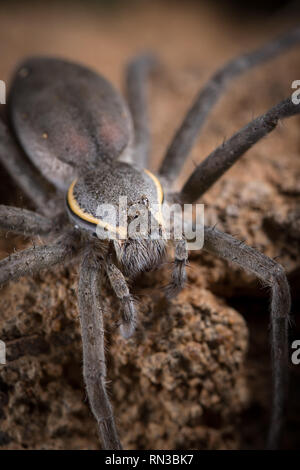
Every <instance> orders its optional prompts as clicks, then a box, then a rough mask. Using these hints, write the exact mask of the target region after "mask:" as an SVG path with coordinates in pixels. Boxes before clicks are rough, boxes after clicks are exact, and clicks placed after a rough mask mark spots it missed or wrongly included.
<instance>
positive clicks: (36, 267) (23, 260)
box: [0, 231, 79, 286]
mask: <svg viewBox="0 0 300 470" xmlns="http://www.w3.org/2000/svg"><path fill="white" fill-rule="evenodd" d="M78 249H79V241H78V234H77V233H76V232H74V231H72V232H69V233H67V234H65V235H63V236H62V237H61V238H60V239H59V240H58V241H57V242H56V243H54V244H53V245H44V246H37V247H34V248H29V249H27V250H23V251H19V252H17V253H14V254H12V255H9V256H8V257H7V258H4V259H3V260H1V261H0V286H1V285H3V284H5V283H6V282H8V281H12V280H16V279H19V278H20V277H22V276H27V275H34V274H36V273H38V272H40V271H41V270H42V269H46V268H47V269H48V268H50V267H51V266H54V265H55V264H58V263H63V262H64V261H66V260H67V259H68V258H72V257H73V255H74V254H75V253H76V251H77V250H78Z"/></svg>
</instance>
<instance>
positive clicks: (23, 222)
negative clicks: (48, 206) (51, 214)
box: [0, 205, 55, 235]
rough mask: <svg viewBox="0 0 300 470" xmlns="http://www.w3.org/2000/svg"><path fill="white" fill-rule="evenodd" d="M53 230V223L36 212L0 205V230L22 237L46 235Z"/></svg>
mask: <svg viewBox="0 0 300 470" xmlns="http://www.w3.org/2000/svg"><path fill="white" fill-rule="evenodd" d="M54 229H55V226H54V221H53V220H52V219H50V218H47V217H44V216H42V215H40V214H37V213H36V212H32V211H29V210H27V209H20V208H18V207H11V206H5V205H0V230H4V231H6V232H13V233H20V234H22V235H47V234H49V233H50V232H52V231H53V230H54Z"/></svg>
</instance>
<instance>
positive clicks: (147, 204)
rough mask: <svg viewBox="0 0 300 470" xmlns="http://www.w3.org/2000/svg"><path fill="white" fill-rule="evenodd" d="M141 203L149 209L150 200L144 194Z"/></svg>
mask: <svg viewBox="0 0 300 470" xmlns="http://www.w3.org/2000/svg"><path fill="white" fill-rule="evenodd" d="M141 203H142V204H144V206H146V207H149V199H148V198H147V196H145V195H144V194H143V196H142V197H141Z"/></svg>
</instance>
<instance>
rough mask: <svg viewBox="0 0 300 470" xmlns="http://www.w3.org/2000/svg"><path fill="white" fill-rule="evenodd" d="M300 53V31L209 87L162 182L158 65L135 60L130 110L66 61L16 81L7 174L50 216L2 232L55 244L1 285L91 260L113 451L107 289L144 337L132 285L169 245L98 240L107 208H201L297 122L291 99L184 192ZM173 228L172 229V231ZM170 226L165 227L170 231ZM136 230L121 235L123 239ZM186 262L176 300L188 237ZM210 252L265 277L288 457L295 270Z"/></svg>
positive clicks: (91, 309)
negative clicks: (220, 137) (153, 156)
mask: <svg viewBox="0 0 300 470" xmlns="http://www.w3.org/2000/svg"><path fill="white" fill-rule="evenodd" d="M298 41H300V28H296V29H294V30H292V31H289V32H288V33H286V34H284V35H283V36H281V37H279V38H277V39H275V40H272V41H271V42H269V43H267V44H265V45H264V46H263V47H261V48H259V49H257V50H255V51H253V52H250V53H247V54H244V55H242V56H239V57H238V58H236V59H233V60H231V61H230V62H229V63H227V64H226V65H225V66H224V67H222V68H220V69H219V70H218V71H217V72H216V73H215V74H214V75H213V76H212V77H211V78H210V80H209V81H208V82H207V83H206V84H205V85H204V87H203V88H202V89H201V90H200V92H199V93H198V95H197V96H196V98H195V100H194V102H193V104H192V106H191V108H190V109H189V110H188V112H187V114H186V117H185V118H184V120H183V122H182V125H181V127H180V128H179V129H178V130H177V132H176V133H175V136H174V138H173V140H172V141H171V143H170V146H169V147H168V150H167V152H166V155H165V157H164V158H163V161H162V163H161V166H160V169H159V171H158V173H157V175H154V174H153V173H151V172H150V171H149V170H147V169H146V168H147V165H148V160H149V126H148V114H147V99H146V98H147V87H146V83H147V77H148V75H149V73H150V72H151V70H152V69H153V68H154V67H156V64H157V63H156V60H155V58H154V57H153V56H152V55H150V54H142V55H139V56H137V57H135V58H134V59H133V60H132V61H131V62H130V63H129V65H128V68H127V74H126V85H127V96H128V103H129V107H128V108H127V105H126V104H125V102H124V101H123V99H122V97H121V96H120V95H119V93H118V92H117V91H116V90H115V89H114V88H113V87H112V85H111V84H110V83H109V82H108V81H107V80H106V79H105V78H103V77H102V76H100V75H98V74H97V73H95V72H94V71H91V70H89V69H88V68H86V67H84V66H81V65H78V64H74V63H71V62H68V61H65V60H61V59H56V58H49V57H36V58H29V59H27V60H26V61H24V62H23V63H22V64H21V65H20V66H19V67H18V69H17V70H16V72H15V75H14V78H13V81H12V86H11V89H10V93H9V98H8V113H7V119H4V120H2V121H0V134H1V147H0V159H1V163H2V165H3V166H4V167H5V168H6V170H7V171H8V172H9V173H10V175H11V176H12V177H13V178H14V179H15V181H16V182H17V184H18V185H19V186H20V188H21V189H22V190H23V191H24V192H25V193H26V195H27V196H28V197H29V198H30V199H31V201H32V202H33V203H34V205H35V207H36V209H37V211H38V212H34V211H30V210H25V209H21V208H15V207H8V206H4V205H1V206H0V228H1V229H2V230H4V231H12V232H15V233H21V234H25V235H30V236H41V237H45V238H46V237H47V238H48V239H49V238H50V241H51V242H50V243H49V244H46V245H42V246H37V247H33V248H29V249H25V250H23V251H20V252H17V253H14V254H12V255H10V256H9V257H7V258H5V259H3V260H2V261H1V262H0V285H3V284H5V283H6V282H8V281H11V280H14V279H18V278H19V277H21V276H26V275H29V274H34V273H37V272H39V271H41V270H42V269H45V268H47V269H49V268H51V266H53V265H55V264H58V263H64V262H67V261H68V260H70V259H72V258H73V257H78V256H80V257H81V266H80V274H79V286H78V304H79V316H80V323H81V330H82V344H83V375H84V380H85V384H86V389H87V394H88V398H89V403H90V407H91V409H92V412H93V415H94V417H95V419H96V421H97V425H98V431H99V435H100V439H101V443H102V447H103V448H104V449H122V446H121V442H120V440H119V437H118V432H117V429H116V425H115V421H114V415H113V410H112V406H111V404H110V400H109V397H108V394H107V391H106V385H105V381H106V365H105V354H104V325H103V308H102V303H103V299H102V298H101V288H100V285H101V283H102V282H103V280H104V279H107V280H108V281H109V283H110V285H111V287H112V289H113V291H114V294H115V296H116V298H117V299H118V300H119V304H120V313H119V318H120V324H119V326H120V332H121V334H122V335H123V336H125V337H126V338H127V337H129V336H131V335H132V334H133V333H134V329H135V325H136V306H135V302H134V299H133V297H132V295H131V294H130V291H129V289H128V286H127V282H126V279H133V278H134V277H135V276H136V275H137V274H139V273H141V272H143V271H147V270H150V269H152V268H153V267H157V266H159V265H160V264H161V262H162V260H163V259H164V256H165V253H166V249H167V242H166V240H164V239H163V237H158V238H157V239H150V238H148V239H144V238H139V237H137V238H130V237H128V238H125V240H121V241H120V240H117V239H116V238H115V237H113V236H110V234H109V233H108V234H107V237H106V238H105V237H103V238H101V237H99V236H98V229H99V228H100V229H101V230H102V231H104V232H105V231H107V226H106V225H105V223H104V222H103V220H102V219H101V218H100V217H98V214H97V207H98V206H99V204H102V203H103V204H106V203H109V204H115V203H116V201H117V198H118V197H119V196H126V197H127V198H128V201H129V203H130V204H136V203H140V204H143V205H144V206H145V207H146V209H147V211H148V212H150V211H151V208H152V207H153V206H154V205H155V204H156V205H158V207H160V205H161V204H162V200H163V198H164V199H165V200H166V201H169V202H170V203H172V202H173V201H177V202H179V203H180V204H184V203H195V202H196V201H197V200H198V199H199V198H200V197H201V196H202V195H203V194H204V193H205V192H206V191H207V190H208V189H209V188H210V187H211V186H212V185H213V184H214V183H215V182H216V181H217V180H218V179H219V178H220V177H221V176H222V175H223V173H225V171H226V170H228V169H229V168H230V167H231V166H232V165H233V164H234V163H235V162H236V161H237V160H238V159H239V158H240V157H241V156H242V155H243V154H244V153H245V152H246V151H247V150H248V149H249V148H250V147H251V146H253V145H254V144H255V143H256V142H257V141H258V140H259V139H261V138H263V137H264V136H266V135H267V134H268V133H270V132H271V131H272V130H273V129H274V128H275V127H276V125H277V123H278V121H279V120H280V119H283V118H286V117H290V116H293V115H296V114H297V113H299V112H300V105H299V104H297V105H296V104H294V103H293V102H292V100H291V98H290V97H288V98H287V99H285V100H284V101H282V102H280V103H278V104H276V105H275V106H274V107H272V108H271V109H270V110H268V111H267V112H266V113H265V114H263V115H261V116H259V117H257V118H256V119H254V120H253V121H252V122H250V123H249V124H247V125H246V126H245V127H243V128H242V129H240V130H239V131H238V132H236V133H235V134H234V135H233V136H232V137H230V138H229V139H228V140H226V141H225V142H224V143H223V144H222V145H221V146H219V147H217V148H216V149H215V150H214V151H213V152H212V153H211V154H210V155H208V156H207V157H206V158H205V159H204V160H203V161H202V162H201V163H200V164H199V165H198V166H197V167H196V168H195V170H194V171H193V173H192V174H191V176H190V177H189V178H188V180H187V181H186V183H185V184H184V185H183V187H182V189H181V190H180V191H179V192H176V193H175V192H173V191H172V185H173V183H174V182H175V181H176V178H177V177H178V176H179V173H180V171H181V169H182V166H183V164H184V162H185V160H186V158H187V156H188V154H189V151H190V150H191V148H192V145H193V143H194V142H195V140H196V137H197V136H198V134H199V131H200V129H201V128H202V126H203V123H204V122H205V119H206V118H207V116H208V114H209V112H210V110H211V109H212V108H213V106H214V104H215V103H216V102H217V100H218V98H219V97H220V96H221V94H222V93H223V92H224V90H225V89H226V86H227V85H228V84H229V83H230V82H231V81H232V80H233V79H234V78H236V77H238V76H239V75H241V74H242V73H244V72H246V71H247V70H249V69H250V68H252V67H254V66H257V65H260V64H263V63H264V62H266V61H267V60H269V59H271V58H273V57H275V56H277V55H278V54H279V53H282V52H283V51H285V50H287V49H288V48H289V47H291V46H293V45H294V44H296V43H297V42H298ZM160 224H161V225H162V224H163V221H161V222H160ZM161 225H160V226H161ZM123 228H124V226H119V230H121V229H123ZM172 242H173V243H174V246H175V259H174V264H173V272H172V276H171V281H170V285H169V288H168V294H169V295H174V294H176V293H177V292H178V291H179V290H180V289H182V288H183V287H184V284H185V280H186V273H185V267H186V265H187V262H188V250H187V242H186V239H185V237H184V236H183V237H182V238H181V239H179V240H172ZM203 249H204V250H206V251H208V252H210V253H212V254H215V255H217V256H219V257H221V258H223V259H225V260H227V261H230V262H233V263H236V264H237V265H239V266H240V267H241V268H242V269H244V270H246V271H248V272H250V273H252V274H254V275H256V276H257V278H259V279H260V280H261V281H262V282H263V283H264V284H265V285H266V286H269V288H270V291H271V315H270V316H271V343H272V367H273V402H272V411H271V418H270V426H269V434H268V441H267V447H268V448H271V449H273V448H276V447H278V446H279V443H280V437H281V434H282V429H283V421H284V420H283V417H284V413H285V411H284V410H285V404H286V395H287V384H288V336H287V335H288V325H289V311H290V292H289V285H288V282H287V278H286V275H285V272H284V269H283V268H282V267H281V266H280V265H279V264H278V263H277V262H275V261H274V260H272V259H270V258H268V257H267V256H265V255H263V254H262V253H260V252H259V251H257V250H255V249H254V248H252V247H250V246H247V245H246V244H244V243H242V242H240V241H239V240H237V239H235V238H234V237H232V236H231V235H229V234H226V233H223V232H221V231H219V230H217V229H216V228H215V227H206V226H205V227H204V245H203Z"/></svg>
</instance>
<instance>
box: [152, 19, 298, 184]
mask: <svg viewBox="0 0 300 470" xmlns="http://www.w3.org/2000/svg"><path fill="white" fill-rule="evenodd" d="M299 41H300V28H299V27H298V28H296V29H294V30H291V31H289V32H287V33H286V34H284V35H282V36H280V37H279V38H277V39H275V40H272V41H270V42H268V43H267V44H265V45H263V46H262V47H260V48H259V49H256V50H255V51H252V52H250V53H247V54H243V55H241V56H239V57H237V58H235V59H233V60H231V61H230V62H228V63H227V64H225V66H223V67H222V68H220V69H219V70H217V72H215V74H214V75H213V76H212V77H211V78H210V79H209V80H208V82H207V83H206V84H205V85H204V87H203V88H202V89H201V90H200V91H199V93H198V95H197V96H196V98H195V100H194V102H193V104H192V106H191V108H190V109H189V111H188V112H187V114H186V116H185V118H184V120H183V122H182V124H181V126H180V128H179V129H178V130H177V132H176V133H175V136H174V137H173V140H172V141H171V144H170V146H169V147H168V150H167V153H166V155H165V157H164V159H163V162H162V164H161V167H160V176H162V177H164V178H166V179H167V180H168V181H169V182H173V181H174V180H175V179H176V177H177V176H178V174H179V172H180V171H181V168H182V166H183V164H184V162H185V160H186V157H187V155H188V154H189V152H190V150H191V148H192V146H193V144H194V142H195V140H196V138H197V136H198V133H199V131H200V129H201V128H202V126H203V124H204V122H205V120H206V118H207V116H208V114H209V112H210V111H211V109H212V108H213V106H214V105H215V103H216V102H217V100H218V99H219V98H220V96H221V95H222V93H223V92H224V91H225V89H226V87H227V85H228V84H229V83H230V81H231V80H233V79H234V78H236V77H238V76H239V75H241V74H242V73H244V72H246V71H248V70H249V69H251V68H252V67H254V66H256V65H259V64H262V63H264V62H267V61H268V60H270V59H272V58H273V57H276V56H277V55H279V54H280V53H282V52H284V51H285V50H287V49H289V48H290V47H292V46H293V45H294V44H296V43H297V42H299Z"/></svg>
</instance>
